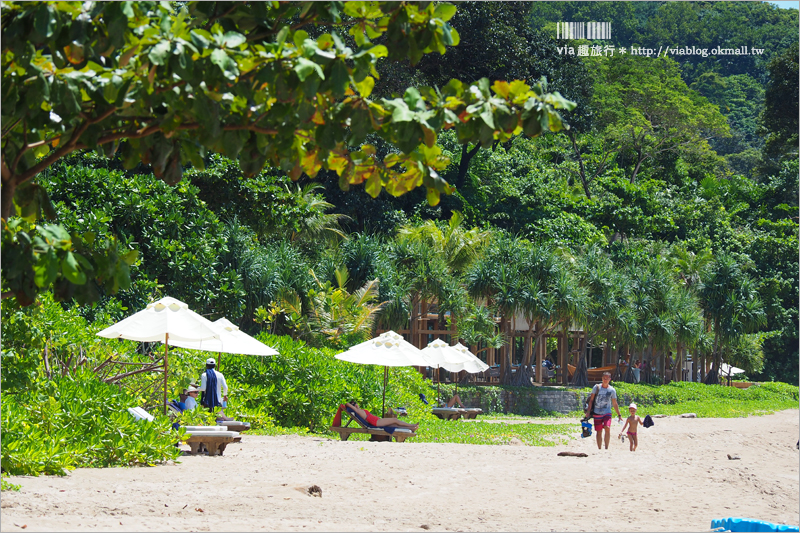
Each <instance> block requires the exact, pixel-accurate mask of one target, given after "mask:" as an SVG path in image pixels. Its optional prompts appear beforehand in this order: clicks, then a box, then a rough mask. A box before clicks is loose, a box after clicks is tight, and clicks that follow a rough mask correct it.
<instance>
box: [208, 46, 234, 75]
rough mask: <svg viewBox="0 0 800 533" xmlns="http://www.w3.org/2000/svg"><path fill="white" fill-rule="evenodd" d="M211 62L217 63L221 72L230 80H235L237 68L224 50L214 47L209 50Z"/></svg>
mask: <svg viewBox="0 0 800 533" xmlns="http://www.w3.org/2000/svg"><path fill="white" fill-rule="evenodd" d="M211 62H212V63H214V64H215V65H217V66H218V67H219V68H220V70H221V71H222V73H223V74H224V75H225V77H226V78H228V79H229V80H231V81H235V80H236V78H237V77H238V76H239V68H238V67H237V65H236V61H234V60H233V59H232V58H231V57H230V56H229V55H228V54H227V53H226V52H225V50H221V49H219V48H218V49H216V50H214V51H213V52H211Z"/></svg>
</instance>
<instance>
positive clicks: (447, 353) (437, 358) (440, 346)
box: [422, 339, 468, 401]
mask: <svg viewBox="0 0 800 533" xmlns="http://www.w3.org/2000/svg"><path fill="white" fill-rule="evenodd" d="M422 354H423V355H424V356H425V358H426V359H428V360H429V361H430V365H429V366H435V367H436V398H437V401H438V400H439V398H440V395H439V367H441V368H444V369H445V370H447V371H449V372H460V371H461V370H463V366H464V363H465V362H467V361H468V359H466V357H465V356H464V354H462V353H461V352H459V351H458V350H456V349H455V347H453V346H450V345H449V344H447V343H446V342H444V341H443V340H441V339H435V340H433V341H432V342H430V343H428V345H427V346H426V347H425V348H423V349H422Z"/></svg>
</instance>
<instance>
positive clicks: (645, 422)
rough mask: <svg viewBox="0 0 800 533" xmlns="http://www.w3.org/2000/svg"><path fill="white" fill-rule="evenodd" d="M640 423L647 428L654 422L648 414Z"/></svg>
mask: <svg viewBox="0 0 800 533" xmlns="http://www.w3.org/2000/svg"><path fill="white" fill-rule="evenodd" d="M642 425H643V426H644V427H646V428H649V427H650V426H654V425H655V422H653V419H652V418H651V417H650V415H647V416H646V417H644V420H643V421H642Z"/></svg>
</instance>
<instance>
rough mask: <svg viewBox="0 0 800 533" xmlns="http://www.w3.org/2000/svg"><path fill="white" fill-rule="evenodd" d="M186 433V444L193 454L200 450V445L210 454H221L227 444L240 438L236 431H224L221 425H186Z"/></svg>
mask: <svg viewBox="0 0 800 533" xmlns="http://www.w3.org/2000/svg"><path fill="white" fill-rule="evenodd" d="M217 428H219V429H217ZM186 434H187V435H188V438H186V444H188V445H189V448H190V449H191V452H190V453H192V454H193V455H194V454H197V453H199V452H200V447H201V445H204V446H205V447H206V449H207V450H208V455H210V456H213V455H217V454H219V455H222V454H223V452H224V451H225V448H226V447H227V446H228V444H230V443H231V442H236V441H237V440H238V441H240V440H241V437H240V436H239V434H238V433H237V432H235V431H225V428H224V427H223V426H207V427H206V426H188V427H187V428H186Z"/></svg>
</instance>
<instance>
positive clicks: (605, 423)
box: [592, 413, 611, 431]
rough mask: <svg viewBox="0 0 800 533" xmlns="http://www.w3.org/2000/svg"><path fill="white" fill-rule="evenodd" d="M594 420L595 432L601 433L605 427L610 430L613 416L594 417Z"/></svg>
mask: <svg viewBox="0 0 800 533" xmlns="http://www.w3.org/2000/svg"><path fill="white" fill-rule="evenodd" d="M592 418H594V430H595V431H600V430H601V429H603V428H604V427H606V428H610V427H611V414H610V413H609V414H607V415H592Z"/></svg>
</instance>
